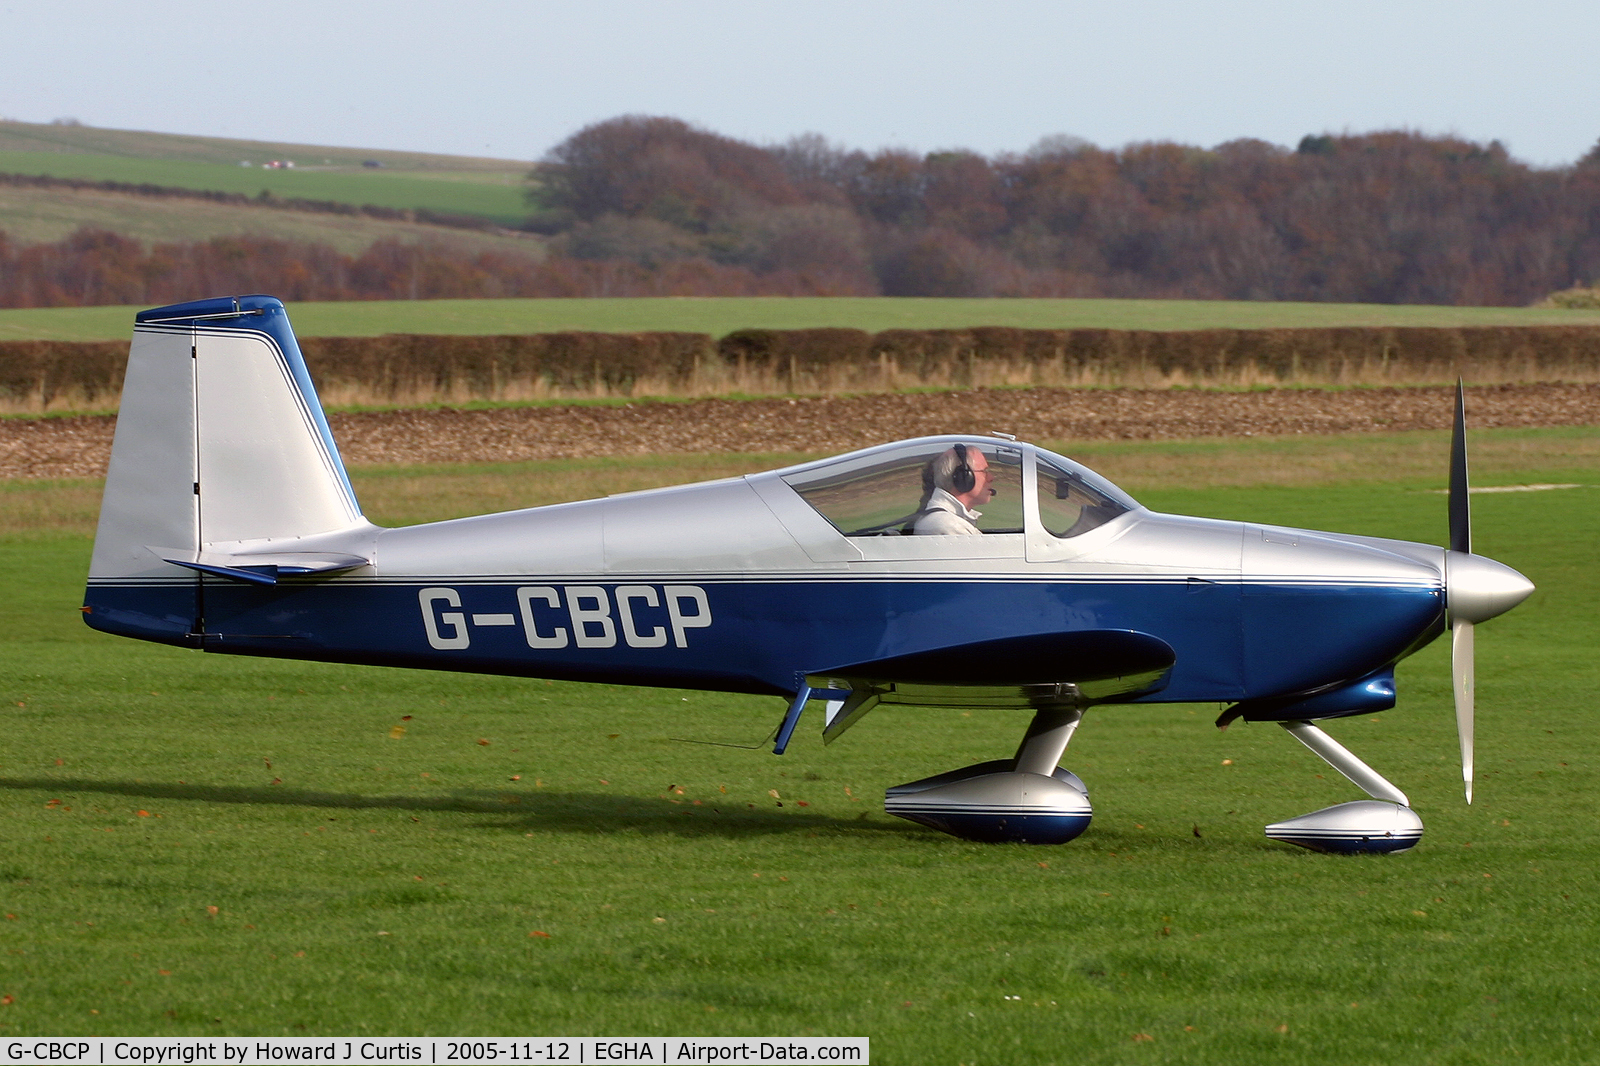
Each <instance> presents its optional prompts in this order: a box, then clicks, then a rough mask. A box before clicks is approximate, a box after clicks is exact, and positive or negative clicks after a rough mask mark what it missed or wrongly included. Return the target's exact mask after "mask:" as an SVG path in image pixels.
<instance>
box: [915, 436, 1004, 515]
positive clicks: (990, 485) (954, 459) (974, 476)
mask: <svg viewBox="0 0 1600 1066" xmlns="http://www.w3.org/2000/svg"><path fill="white" fill-rule="evenodd" d="M922 481H923V491H924V493H925V496H924V498H923V501H922V510H921V511H920V512H919V513H918V516H917V520H916V523H915V524H914V525H913V526H912V529H911V531H912V532H913V533H919V534H923V533H934V534H952V533H954V534H967V533H982V532H983V530H981V529H979V528H978V527H977V525H976V524H975V523H976V522H977V519H978V517H979V516H980V515H981V514H983V512H982V511H975V510H973V505H974V504H978V503H986V502H988V501H989V500H990V499H992V498H993V497H994V475H993V474H991V473H990V472H989V460H988V459H986V458H985V457H984V454H983V453H982V452H981V451H979V450H978V449H977V448H968V447H967V446H966V445H965V444H957V445H956V446H955V447H953V448H951V449H950V450H949V451H945V452H940V453H939V454H938V455H936V456H934V457H933V459H932V460H931V461H929V463H928V465H927V466H926V467H924V468H923V472H922Z"/></svg>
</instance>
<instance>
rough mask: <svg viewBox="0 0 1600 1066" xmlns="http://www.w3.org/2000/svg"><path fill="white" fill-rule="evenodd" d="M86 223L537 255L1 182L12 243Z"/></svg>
mask: <svg viewBox="0 0 1600 1066" xmlns="http://www.w3.org/2000/svg"><path fill="white" fill-rule="evenodd" d="M84 226H88V227H91V228H93V229H103V230H110V231H111V232H113V233H120V234H122V235H123V236H124V237H130V238H132V239H133V240H136V241H139V242H141V243H143V244H145V245H147V246H148V245H151V244H159V243H163V242H169V241H204V240H210V239H211V238H213V237H232V236H243V235H246V234H249V235H255V236H265V237H275V238H278V239H279V240H290V241H306V242H309V243H314V244H325V245H328V246H329V247H331V248H334V249H336V250H338V251H340V252H343V253H344V254H346V255H360V254H361V253H362V252H365V251H366V250H367V249H368V248H370V247H371V246H372V244H373V242H374V241H379V240H400V241H404V242H407V243H429V244H446V245H452V246H455V247H458V248H463V247H464V248H468V249H472V250H485V251H487V250H494V251H500V252H510V253H513V254H519V255H533V256H539V255H541V254H543V245H544V241H543V239H542V238H539V237H536V236H534V235H533V234H530V233H523V234H517V235H511V234H508V233H506V232H504V231H498V230H473V229H461V228H455V227H445V226H434V225H427V224H425V223H420V222H402V221H397V220H390V219H380V218H371V217H369V216H366V215H334V214H327V213H325V212H320V211H286V210H281V209H278V208H271V207H259V206H241V205H238V204H219V203H211V202H210V201H207V200H190V199H180V198H166V197H155V196H134V195H131V194H128V193H115V192H101V191H98V190H76V191H75V190H71V189H32V188H19V187H17V186H11V185H0V231H3V232H4V233H5V234H6V236H7V238H9V239H10V240H11V241H12V242H13V243H15V244H18V245H24V244H44V243H49V242H53V241H61V240H65V239H66V238H68V237H70V236H72V234H74V233H76V232H77V231H78V230H79V229H81V228H83V227H84ZM0 313H3V312H0Z"/></svg>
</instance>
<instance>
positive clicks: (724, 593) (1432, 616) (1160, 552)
mask: <svg viewBox="0 0 1600 1066" xmlns="http://www.w3.org/2000/svg"><path fill="white" fill-rule="evenodd" d="M951 439H954V438H951ZM941 443H942V440H941V439H938V438H934V439H930V440H929V444H931V445H938V444H941ZM886 447H896V446H886ZM1009 447H1010V448H1011V449H1013V450H1014V451H1015V452H1016V453H1017V455H1018V456H1019V457H1020V458H1019V463H1020V464H1022V467H1023V469H1024V471H1025V476H1024V477H1023V479H1022V482H1021V483H1023V484H1029V485H1031V484H1032V483H1033V482H1032V480H1030V479H1031V478H1032V473H1031V470H1032V464H1034V463H1035V461H1036V458H1037V456H1043V457H1044V459H1046V460H1048V461H1049V462H1051V463H1053V464H1056V465H1057V466H1060V465H1061V464H1067V463H1068V462H1069V461H1067V460H1064V459H1061V458H1060V457H1057V456H1051V455H1050V454H1049V453H1046V452H1041V451H1039V450H1037V449H1033V448H1031V447H1030V446H1028V445H1023V444H1017V445H1011V446H1009ZM871 451H872V450H869V453H858V454H870V452H871ZM843 458H848V457H843ZM1040 461H1043V460H1040ZM830 462H836V460H824V461H822V463H820V464H806V465H805V466H802V467H797V468H791V469H790V470H787V471H775V472H771V473H764V474H756V475H751V476H749V477H745V478H734V479H728V480H724V481H717V482H709V483H705V484H700V485H690V486H683V487H680V488H673V489H663V490H656V491H651V492H644V493H633V494H628V495H623V496H615V497H610V498H606V499H600V500H588V501H582V502H577V503H570V504H560V505H556V506H551V507H541V508H534V509H530V510H524V511H514V512H508V513H504V514H497V515H487V516H482V517H475V518H465V519H458V520H454V521H448V522H438V523H432V524H428V525H421V526H412V527H406V528H399V529H382V528H379V527H377V526H373V525H370V524H366V523H359V524H357V525H354V526H351V527H349V528H347V529H343V530H338V531H334V532H332V533H325V534H320V535H317V536H314V537H305V538H293V539H292V540H282V539H279V540H273V541H261V542H239V543H236V544H234V545H232V546H231V547H230V550H231V551H233V552H234V553H235V555H236V557H248V555H249V553H251V552H271V551H279V552H281V551H284V550H289V549H292V550H295V551H301V552H310V551H325V552H340V553H345V554H348V555H350V556H353V557H360V558H361V559H365V560H368V563H367V565H364V566H360V567H357V568H353V569H349V570H346V571H344V572H341V573H337V574H324V575H308V576H301V577H294V576H283V577H281V578H280V579H279V580H278V582H277V583H276V584H272V585H262V584H254V583H250V582H246V581H239V580H232V579H230V578H228V577H224V576H215V575H212V574H203V573H196V572H194V571H193V570H184V569H180V568H178V567H174V566H165V565H162V564H161V563H160V561H159V560H154V561H153V563H152V565H151V566H150V567H149V568H148V569H147V572H144V573H138V574H125V575H119V576H117V577H114V578H97V579H91V583H90V586H89V590H88V596H87V598H86V607H87V608H88V610H87V613H86V620H87V621H88V622H89V624H90V625H92V626H94V627H96V628H99V629H103V630H106V631H109V632H114V633H120V634H123V635H126V636H134V637H140V638H143V639H148V640H158V641H163V642H167V643H174V644H182V645H189V646H195V647H200V648H204V649H205V650H208V651H217V652H228V653H236V654H250V655H270V656H281V657H288V658H303V659H316V660H324V661H333V662H349V663H368V664H380V665H392V666H407V667H421V668H430V669H444V670H462V671H474V672H483V673H497V674H511V675H521V676H529V677H547V678H566V679H573V680H584V681H603V682H610V683H616V684H636V685H659V686H675V687H686V688H701V689H712V690H723V691H733V692H750V693H769V694H783V695H788V694H792V693H794V692H795V691H796V690H797V689H798V688H799V685H800V682H801V679H802V678H804V677H805V676H807V675H816V674H826V673H828V671H830V670H832V669H835V668H837V667H841V666H843V665H845V664H849V663H858V662H862V661H865V660H869V659H889V658H893V657H895V656H902V655H907V654H912V653H918V652H928V651H934V650H938V649H941V648H949V647H955V646H959V645H964V644H971V643H977V642H983V641H992V640H1006V639H1009V638H1017V637H1028V636H1033V635H1037V634H1044V633H1070V632H1074V631H1079V630H1083V631H1087V630H1098V631H1106V630H1112V631H1132V632H1136V633H1142V634H1151V635H1154V636H1156V637H1158V638H1159V639H1160V640H1162V641H1165V642H1166V643H1167V644H1168V645H1170V646H1171V648H1172V650H1173V652H1174V656H1175V662H1174V665H1173V667H1172V670H1171V673H1170V676H1169V677H1168V678H1167V679H1166V682H1165V685H1164V687H1162V688H1160V689H1159V690H1158V691H1150V692H1147V693H1144V694H1142V695H1139V696H1137V697H1136V698H1137V699H1139V700H1141V701H1147V702H1198V701H1224V702H1238V701H1244V700H1250V699H1259V698H1263V697H1274V696H1281V695H1285V694H1291V693H1305V692H1314V691H1317V690H1319V689H1325V688H1328V687H1330V686H1337V685H1340V684H1343V683H1348V682H1353V681H1355V680H1357V679H1360V678H1363V677H1367V676H1369V675H1372V674H1374V672H1381V671H1383V670H1384V669H1385V668H1389V667H1392V665H1393V664H1394V662H1395V661H1396V660H1398V659H1399V658H1401V657H1402V656H1404V655H1405V654H1408V653H1409V652H1411V651H1413V650H1415V649H1416V648H1418V647H1420V646H1421V645H1422V644H1424V643H1426V642H1427V641H1428V640H1430V639H1432V638H1433V637H1434V636H1436V635H1437V634H1438V633H1439V632H1440V631H1441V629H1442V626H1443V619H1444V607H1445V603H1444V589H1445V584H1444V574H1443V561H1444V554H1445V553H1444V552H1443V550H1442V549H1440V548H1437V547H1433V546H1429V545H1421V544H1409V543H1405V542H1396V541H1379V540H1374V539H1370V538H1359V537H1348V536H1341V535H1337V534H1329V533H1316V532H1311V531H1305V530H1293V529H1285V528H1280V527H1272V526H1261V525H1254V524H1249V523H1240V522H1228V521H1218V520H1213V519H1202V518H1189V517H1183V516H1178V515H1169V514H1161V513H1157V512H1153V511H1149V510H1147V509H1144V508H1142V507H1139V506H1138V505H1136V504H1134V505H1132V506H1127V507H1126V508H1125V509H1124V510H1123V511H1122V513H1120V514H1118V515H1117V516H1116V517H1115V518H1113V519H1111V520H1109V521H1107V522H1105V523H1104V524H1102V525H1100V526H1098V527H1097V528H1093V529H1091V530H1089V531H1088V532H1085V533H1082V534H1081V535H1077V536H1073V537H1070V538H1062V537H1059V536H1054V535H1052V534H1051V533H1050V532H1049V531H1048V530H1046V529H1044V528H1042V526H1041V524H1040V520H1039V512H1038V503H1037V501H1036V500H1034V499H1033V498H1032V496H1031V494H1030V495H1029V498H1028V500H1027V501H1026V506H1025V507H1024V508H1023V519H1022V524H1021V526H1020V527H1019V528H1017V529H1016V530H1015V531H1011V532H998V533H989V534H987V535H984V536H978V537H921V536H899V535H887V536H883V535H879V536H847V535H845V533H844V532H842V531H841V530H840V529H839V528H838V527H837V526H836V525H835V524H833V523H832V522H830V521H829V519H828V518H826V517H824V515H823V514H821V513H819V511H818V510H817V509H815V508H814V507H813V506H811V505H809V504H808V502H807V499H806V498H805V497H803V496H802V495H801V493H799V492H797V491H796V489H795V488H793V487H792V486H791V482H794V481H795V480H796V476H795V475H796V472H798V473H799V475H800V476H809V475H808V473H807V472H808V471H810V470H812V469H813V468H817V467H824V468H825V464H827V463H830ZM1122 498H1123V499H1126V498H1125V497H1122ZM1128 502H1129V503H1131V501H1128ZM1005 669H1006V664H1005V663H1004V662H1003V661H1002V662H992V661H990V662H976V663H973V664H972V680H973V683H975V684H976V683H981V682H983V681H986V680H989V679H993V678H996V677H1001V678H1003V677H1004V676H1005Z"/></svg>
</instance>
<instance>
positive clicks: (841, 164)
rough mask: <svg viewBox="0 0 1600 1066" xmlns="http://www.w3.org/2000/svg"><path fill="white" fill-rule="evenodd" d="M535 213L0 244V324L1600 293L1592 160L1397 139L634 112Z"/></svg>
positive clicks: (569, 148)
mask: <svg viewBox="0 0 1600 1066" xmlns="http://www.w3.org/2000/svg"><path fill="white" fill-rule="evenodd" d="M157 191H158V192H159V191H162V190H157ZM164 193H172V190H165V191H164ZM529 203H530V210H531V216H530V218H529V222H528V228H529V229H530V230H534V231H536V232H539V233H541V234H543V235H544V236H545V237H547V238H549V240H548V243H547V245H546V246H545V247H544V248H543V249H542V250H535V251H530V252H529V253H528V254H518V253H516V252H487V251H472V250H468V249H465V248H462V247H461V246H459V245H457V244H452V243H449V242H448V241H441V242H439V243H435V244H426V243H424V244H409V243H403V242H399V241H393V240H387V241H380V242H378V243H376V244H374V245H373V246H371V247H370V248H369V249H367V251H366V252H364V253H363V254H361V255H359V256H352V255H345V254H343V253H340V252H338V251H335V250H333V249H331V248H328V247H326V246H323V245H319V244H314V243H304V242H294V241H285V240H276V239H271V238H266V237H228V238H218V239H215V240H209V241H193V242H176V243H169V244H160V245H156V246H154V247H148V248H147V247H145V246H143V245H141V244H139V243H137V242H135V241H132V240H129V239H128V238H125V237H120V236H117V235H115V234H112V233H108V232H100V231H93V230H84V231H81V232H79V233H77V234H76V235H74V236H72V237H71V238H69V239H67V240H64V241H60V242H57V243H53V244H40V245H34V246H29V247H21V246H15V245H13V244H10V243H8V242H7V241H6V239H5V237H4V235H3V234H0V306H5V307H43V306H61V305H79V304H106V303H134V304H157V303H165V302H171V301H175V300H188V299H195V298H197V297H202V296H216V295H226V294H230V293H239V292H271V293H273V294H275V295H278V296H281V297H284V298H286V299H291V300H336V299H374V300H376V299H385V300H387V299H428V298H444V297H496V296H750V295H779V296H828V295H840V296H843V295H890V296H1102V297H1180V298H1195V299H1245V300H1307V301H1340V302H1344V301H1349V302H1373V303H1422V304H1462V305H1484V304H1507V305H1520V304H1527V303H1530V302H1532V301H1534V300H1537V299H1539V298H1540V297H1542V296H1544V295H1545V294H1547V293H1552V292H1556V291H1558V290H1565V289H1569V288H1571V287H1573V286H1581V285H1588V284H1592V283H1593V282H1594V281H1595V280H1596V279H1597V278H1600V146H1597V149H1596V150H1595V151H1592V152H1590V153H1589V154H1588V155H1587V156H1585V157H1584V158H1583V159H1581V160H1579V161H1578V162H1577V163H1576V164H1574V165H1573V166H1570V167H1558V168H1536V167H1531V166H1529V165H1527V164H1525V163H1521V162H1519V161H1517V160H1515V159H1512V158H1511V157H1510V156H1509V155H1508V154H1507V152H1506V151H1505V149H1504V148H1503V147H1502V146H1501V145H1499V144H1498V143H1490V144H1488V145H1481V144H1477V143H1474V142H1470V141H1465V140H1461V139H1459V138H1452V137H1427V136H1424V135H1421V134H1418V133H1412V132H1404V131H1399V132H1394V131H1391V132H1380V133H1369V134H1361V135H1346V136H1308V137H1306V138H1304V139H1303V140H1302V141H1301V142H1300V144H1299V145H1298V146H1297V147H1296V148H1295V149H1294V150H1290V149H1287V148H1283V147H1279V146H1276V145H1271V144H1267V143H1265V142H1262V141H1255V140H1239V141H1231V142H1228V143H1226V144H1222V145H1218V146H1216V147H1214V148H1197V147H1193V146H1188V145H1181V144H1172V143H1147V144H1133V145H1128V146H1126V147H1123V148H1120V149H1103V148H1098V147H1095V146H1094V145H1091V144H1087V143H1085V142H1082V141H1078V140H1075V139H1073V138H1066V137H1053V138H1046V139H1045V140H1043V141H1041V142H1040V143H1039V144H1038V145H1036V146H1035V147H1034V148H1033V149H1032V150H1030V151H1028V152H1026V153H1023V154H1015V155H1012V154H1004V155H998V156H994V157H985V156H981V155H978V154H976V153H973V152H966V151H946V152H932V153H928V154H924V155H919V154H916V153H911V152H906V151H902V150H894V149H886V150H881V151H877V152H872V153H868V152H862V151H852V150H846V149H843V148H839V147H837V146H834V145H831V144H829V143H828V142H827V141H826V140H824V139H823V138H821V137H819V136H816V135H814V134H813V135H806V136H802V137H797V138H795V139H793V140H791V141H789V142H788V143H786V144H783V145H779V146H759V145H755V144H749V143H746V142H743V141H739V140H736V139H733V138H729V137H724V136H721V135H719V134H715V133H712V132H709V131H706V130H702V129H698V128H696V127H694V126H691V125H689V124H687V123H684V122H681V121H678V120H676V119H671V118H655V117H644V116H624V117H621V118H616V119H611V120H609V121H606V122H601V123H597V124H595V125H592V126H589V127H587V128H585V129H583V130H580V131H578V132H577V133H575V134H574V135H573V136H571V137H570V138H568V139H567V140H566V141H564V142H562V143H561V144H560V145H558V146H557V147H556V148H555V149H553V150H552V151H551V152H550V154H549V156H548V157H547V158H546V159H545V160H544V161H543V162H542V163H541V164H540V165H539V166H538V167H537V168H536V169H535V170H534V171H533V172H532V174H531V175H530V193H529ZM324 206H326V205H324ZM363 210H365V209H363ZM530 243H531V242H530ZM546 252H547V253H548V254H542V253H546Z"/></svg>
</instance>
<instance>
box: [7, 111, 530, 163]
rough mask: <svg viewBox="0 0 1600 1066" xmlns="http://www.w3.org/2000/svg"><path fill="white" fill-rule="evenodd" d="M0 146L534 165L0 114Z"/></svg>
mask: <svg viewBox="0 0 1600 1066" xmlns="http://www.w3.org/2000/svg"><path fill="white" fill-rule="evenodd" d="M0 152H56V153H62V154H79V155H103V156H120V157H122V158H125V159H162V160H168V161H172V162H185V163H221V164H226V165H228V166H235V165H237V164H238V163H239V162H240V161H241V160H248V161H250V162H253V163H256V164H257V165H259V164H261V163H266V162H269V161H271V160H273V159H293V160H295V161H296V163H298V164H318V165H324V166H334V167H356V168H359V167H361V165H362V164H363V163H364V162H366V161H367V160H373V161H375V162H379V163H382V164H383V166H384V168H385V169H390V170H411V171H417V170H433V171H496V172H508V173H515V174H524V173H526V172H527V171H528V169H529V167H531V166H532V164H531V163H527V162H523V161H521V160H517V159H485V158H477V157H474V156H464V155H434V154H430V153H427V152H393V151H388V150H385V149H381V148H334V147H330V146H328V145H320V144H287V143H281V142H275V141H239V140H232V139H230V138H227V137H191V136H188V135H186V134H179V133H149V132H145V131H141V130H104V129H98V128H96V127H94V126H72V125H59V124H56V123H48V124H46V123H33V122H11V121H6V120H0Z"/></svg>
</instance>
